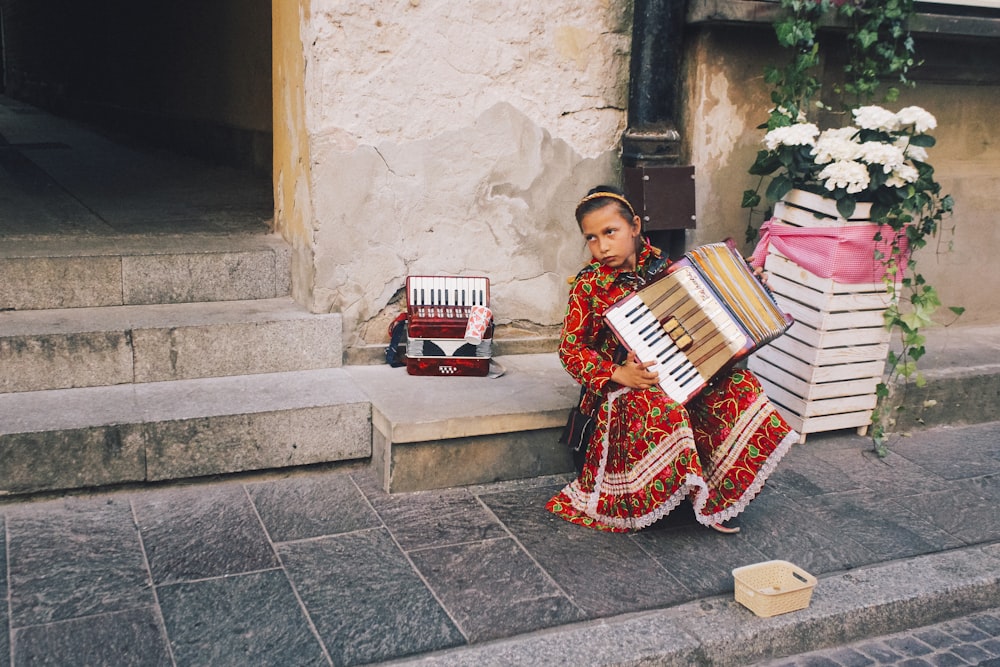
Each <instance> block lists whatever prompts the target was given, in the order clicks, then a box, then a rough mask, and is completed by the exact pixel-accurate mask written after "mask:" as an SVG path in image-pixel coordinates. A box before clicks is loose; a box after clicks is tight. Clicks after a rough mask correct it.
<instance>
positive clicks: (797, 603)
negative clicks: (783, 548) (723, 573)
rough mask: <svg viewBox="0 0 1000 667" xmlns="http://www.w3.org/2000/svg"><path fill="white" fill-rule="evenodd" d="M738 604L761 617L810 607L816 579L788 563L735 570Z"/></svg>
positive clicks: (776, 562) (756, 565)
mask: <svg viewBox="0 0 1000 667" xmlns="http://www.w3.org/2000/svg"><path fill="white" fill-rule="evenodd" d="M733 579H734V580H735V582H736V601H737V602H739V603H740V604H742V605H743V606H744V607H747V608H748V609H749V610H750V611H752V612H753V613H755V614H757V615H758V616H763V617H767V616H776V615H777V614H785V613H788V612H790V611H796V610H798V609H805V608H806V607H808V606H809V600H810V598H812V592H813V588H814V587H815V586H816V577H814V576H812V575H811V574H809V573H808V572H806V571H805V570H803V569H801V568H799V567H796V566H795V565H793V564H791V563H789V562H788V561H785V560H769V561H766V562H763V563H755V564H754V565H747V566H744V567H738V568H736V569H735V570H733Z"/></svg>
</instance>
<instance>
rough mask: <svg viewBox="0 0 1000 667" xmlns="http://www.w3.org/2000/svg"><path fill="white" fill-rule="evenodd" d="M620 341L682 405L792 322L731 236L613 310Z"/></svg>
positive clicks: (610, 315) (609, 316)
mask: <svg viewBox="0 0 1000 667" xmlns="http://www.w3.org/2000/svg"><path fill="white" fill-rule="evenodd" d="M604 317H605V321H606V322H607V324H608V326H609V327H610V328H611V330H612V331H613V332H614V333H615V335H616V336H617V337H618V339H619V340H620V341H621V342H622V344H624V345H625V346H626V347H627V348H628V349H629V350H631V351H632V352H633V353H635V356H636V358H637V359H639V361H641V362H653V363H652V365H651V366H650V367H649V370H650V371H652V372H654V373H656V374H657V375H659V383H658V384H659V386H660V388H661V389H663V391H664V393H666V394H667V396H669V397H670V398H672V399H673V400H675V401H677V402H678V403H686V402H688V401H689V400H690V399H692V398H694V397H695V396H697V395H698V393H699V392H700V391H701V390H702V389H704V388H705V386H706V385H707V384H708V383H709V382H711V380H712V379H713V378H714V377H715V376H716V375H717V374H718V373H719V372H720V371H721V370H723V369H724V368H726V367H728V366H730V365H732V364H733V363H735V362H736V361H738V360H739V359H741V358H743V357H745V356H746V355H748V354H750V353H751V352H752V351H753V350H755V349H757V348H758V347H761V346H763V345H765V344H767V343H769V342H770V341H772V340H774V339H775V338H777V337H778V336H780V335H782V334H783V333H785V331H787V330H788V327H790V326H791V325H792V318H791V316H789V315H786V314H784V313H782V312H781V310H780V309H779V308H778V304H777V303H775V301H774V297H773V296H772V295H771V293H770V292H769V291H768V290H767V288H765V287H764V285H763V284H761V282H760V281H759V280H758V279H757V277H756V276H754V275H753V272H752V271H751V270H750V267H748V266H747V263H746V261H745V260H744V259H743V258H742V257H741V256H740V254H739V253H738V252H736V248H735V244H734V243H733V242H732V240H728V241H726V242H725V243H711V244H708V245H704V246H700V247H698V248H695V249H694V250H691V251H690V252H688V253H686V254H685V255H684V258H683V259H681V260H678V261H677V262H674V263H673V264H672V265H671V266H670V268H669V269H668V270H667V273H666V275H665V276H663V277H661V278H659V279H657V280H655V281H654V282H652V283H650V284H649V285H647V286H646V287H643V288H642V289H640V290H638V291H636V292H633V293H632V294H630V295H628V296H626V297H625V298H624V299H621V300H620V301H618V302H617V303H615V304H614V305H613V306H611V307H610V308H608V310H607V312H606V313H605V316H604Z"/></svg>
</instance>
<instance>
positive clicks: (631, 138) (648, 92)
mask: <svg viewBox="0 0 1000 667" xmlns="http://www.w3.org/2000/svg"><path fill="white" fill-rule="evenodd" d="M686 13H687V2H686V0H635V5H634V16H633V23H632V62H631V66H630V81H629V103H628V129H627V130H625V134H624V135H623V137H622V167H623V181H624V187H625V192H626V193H627V194H628V196H629V199H630V200H631V201H632V203H633V205H634V206H635V208H636V213H638V214H639V215H640V216H641V217H642V218H643V225H644V228H645V231H646V233H647V234H648V236H649V237H650V239H651V241H652V242H653V244H654V245H658V246H659V247H661V248H663V249H664V250H666V251H667V252H668V253H669V254H670V255H671V256H672V257H676V256H677V255H679V254H681V253H683V252H684V230H685V229H691V228H693V227H694V226H695V219H694V167H693V166H691V165H683V164H681V162H682V160H681V149H682V146H681V133H680V132H679V131H678V129H677V120H678V116H679V115H680V114H679V107H680V101H681V99H682V96H681V94H680V90H681V64H682V61H683V56H684V20H685V15H686Z"/></svg>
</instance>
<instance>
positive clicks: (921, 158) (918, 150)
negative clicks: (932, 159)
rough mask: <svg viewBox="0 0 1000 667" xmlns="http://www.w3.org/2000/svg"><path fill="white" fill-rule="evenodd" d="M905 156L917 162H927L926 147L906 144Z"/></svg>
mask: <svg viewBox="0 0 1000 667" xmlns="http://www.w3.org/2000/svg"><path fill="white" fill-rule="evenodd" d="M906 157H908V158H910V159H911V160H916V161H917V162H927V149H926V148H924V147H923V146H907V147H906Z"/></svg>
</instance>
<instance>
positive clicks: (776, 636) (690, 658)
mask: <svg viewBox="0 0 1000 667" xmlns="http://www.w3.org/2000/svg"><path fill="white" fill-rule="evenodd" d="M998 596H1000V545H997V544H992V545H985V546H977V547H969V548H966V549H958V550H954V551H947V552H943V553H937V554H931V555H928V556H920V557H918V558H912V559H908V560H904V561H893V562H889V563H886V564H883V565H875V566H872V567H868V568H861V569H857V570H853V571H850V572H842V573H837V574H833V575H829V576H825V577H822V578H820V580H819V582H818V584H817V585H816V588H815V591H814V593H813V596H812V601H811V603H810V605H809V607H807V608H806V609H803V610H800V611H796V612H791V613H787V614H782V615H779V616H774V617H771V618H758V617H756V616H754V615H753V613H752V612H751V611H750V610H748V609H746V608H744V607H743V606H742V605H740V604H738V603H737V602H735V600H734V599H733V596H732V595H731V594H730V595H723V596H717V597H713V598H706V599H703V600H698V601H695V602H690V603H686V604H682V605H678V606H676V607H669V608H666V609H658V610H654V611H649V612H642V613H635V614H627V615H623V616H620V617H617V618H607V619H601V620H597V621H591V622H585V623H578V624H576V625H570V626H562V627H558V628H551V629H546V630H541V631H538V632H533V633H530V634H526V635H521V636H518V637H512V638H510V639H504V640H500V641H496V642H490V643H488V644H484V645H473V646H466V647H460V648H455V649H450V650H445V651H439V652H437V653H433V654H429V655H424V656H418V657H414V658H409V659H403V660H399V661H398V662H394V663H393V664H397V665H413V666H419V665H428V666H429V665H434V666H436V667H450V666H455V667H459V666H460V665H478V666H480V667H494V666H495V667H501V666H503V665H519V664H574V665H649V664H656V665H663V666H677V667H686V666H687V665H694V664H699V665H749V664H756V663H757V662H758V661H762V660H767V659H774V658H780V657H784V656H789V655H796V654H799V653H804V652H808V651H813V650H819V649H823V648H829V647H832V646H838V645H841V644H844V643H849V642H852V641H858V640H861V639H865V638H868V637H877V636H880V635H886V634H892V633H894V632H900V631H903V630H908V629H911V628H917V627H921V626H924V625H930V624H933V623H938V622H941V621H944V620H947V619H951V618H956V617H959V616H963V615H967V614H970V613H975V612H977V611H984V610H987V609H991V608H994V607H996V604H997V600H998V599H1000V597H998Z"/></svg>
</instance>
